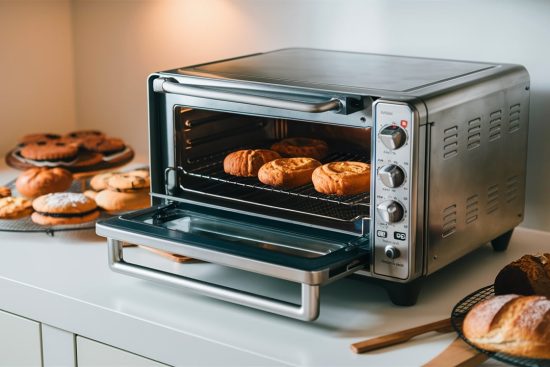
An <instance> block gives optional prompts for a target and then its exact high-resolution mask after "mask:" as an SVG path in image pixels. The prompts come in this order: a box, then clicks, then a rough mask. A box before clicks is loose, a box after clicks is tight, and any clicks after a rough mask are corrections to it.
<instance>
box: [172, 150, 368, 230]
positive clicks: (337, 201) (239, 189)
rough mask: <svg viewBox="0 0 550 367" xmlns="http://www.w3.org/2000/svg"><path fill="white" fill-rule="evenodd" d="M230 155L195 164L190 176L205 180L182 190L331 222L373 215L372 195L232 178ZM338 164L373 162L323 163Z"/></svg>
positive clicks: (344, 157) (351, 156)
mask: <svg viewBox="0 0 550 367" xmlns="http://www.w3.org/2000/svg"><path fill="white" fill-rule="evenodd" d="M227 153H228V152H224V153H219V154H216V155H212V156H209V157H207V158H203V159H201V160H200V161H195V162H193V163H194V164H193V165H192V166H191V167H190V168H188V169H184V171H183V172H184V174H185V175H186V176H190V177H195V178H199V179H201V181H200V182H197V183H195V184H193V183H192V182H187V183H186V185H185V186H183V187H182V188H183V189H184V190H187V191H193V192H198V193H201V194H207V195H213V196H216V197H222V198H229V199H233V200H238V201H245V202H249V203H255V204H261V205H264V206H272V207H278V208H284V209H288V210H291V211H295V212H300V213H305V214H311V215H316V216H321V217H325V218H328V219H336V220H342V221H353V220H356V219H357V218H359V217H368V215H369V210H370V192H366V193H360V194H356V195H348V196H338V195H326V194H322V193H319V192H317V191H316V190H315V188H314V187H313V185H312V184H307V185H304V186H300V187H297V188H293V189H284V188H277V187H273V186H269V185H265V184H263V183H261V182H260V181H258V179H257V178H255V177H237V176H232V175H228V174H226V173H225V172H224V170H223V158H224V157H225V156H226V155H227ZM336 161H359V162H364V163H369V159H368V157H367V156H365V155H364V154H358V153H342V152H335V153H332V154H330V155H329V156H327V157H326V158H325V159H323V163H326V162H336ZM184 182H185V181H184ZM297 198H299V199H297Z"/></svg>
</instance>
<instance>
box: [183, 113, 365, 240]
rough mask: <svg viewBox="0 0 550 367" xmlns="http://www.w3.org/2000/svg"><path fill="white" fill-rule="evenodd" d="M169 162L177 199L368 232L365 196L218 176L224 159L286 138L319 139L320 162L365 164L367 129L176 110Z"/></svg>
mask: <svg viewBox="0 0 550 367" xmlns="http://www.w3.org/2000/svg"><path fill="white" fill-rule="evenodd" d="M174 113H175V119H174V121H175V126H174V128H175V146H176V149H175V152H176V153H175V155H176V157H175V160H176V164H177V166H179V167H181V169H182V173H183V174H182V175H181V176H180V181H179V189H180V190H181V191H182V194H183V195H182V196H185V195H193V196H194V197H197V198H198V199H197V200H199V201H201V202H204V203H216V205H217V206H221V207H224V208H226V209H233V210H241V211H243V212H244V211H245V212H247V213H251V212H252V213H254V212H257V213H260V212H263V213H269V215H270V216H275V217H278V219H280V220H284V221H287V222H291V223H297V224H306V225H313V226H322V227H323V228H327V227H328V228H330V229H332V230H335V231H340V232H347V233H353V234H360V235H365V234H366V232H368V219H369V215H370V214H369V212H370V207H369V203H370V192H365V193H361V194H357V195H350V196H336V195H325V194H321V193H319V192H317V191H315V189H314V188H313V185H312V184H307V185H304V186H301V187H298V188H294V189H281V188H276V187H272V186H268V185H265V184H262V183H261V182H260V181H259V180H258V179H257V178H248V177H236V176H231V175H228V174H226V173H225V172H224V171H223V160H224V158H225V156H226V155H227V154H229V153H231V152H233V151H235V150H239V149H258V148H265V149H269V148H270V146H271V145H272V144H273V143H275V142H277V141H279V140H281V139H284V138H288V137H311V138H316V139H322V140H324V141H326V142H327V144H328V146H329V153H328V155H327V156H326V157H325V158H324V159H323V160H322V161H321V162H322V163H328V162H333V161H350V160H351V161H361V162H365V163H370V154H371V136H370V133H371V130H370V128H355V127H345V126H338V125H331V124H325V123H314V122H307V121H296V120H288V119H275V118H269V117H259V116H249V115H240V114H233V113H225V112H216V111H207V110H198V109H192V108H187V107H183V106H180V107H176V108H175V110H174Z"/></svg>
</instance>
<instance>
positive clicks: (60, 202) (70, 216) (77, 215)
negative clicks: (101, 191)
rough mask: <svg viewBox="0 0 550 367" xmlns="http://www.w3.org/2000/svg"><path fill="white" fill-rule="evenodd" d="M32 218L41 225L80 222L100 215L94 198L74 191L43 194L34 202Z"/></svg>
mask: <svg viewBox="0 0 550 367" xmlns="http://www.w3.org/2000/svg"><path fill="white" fill-rule="evenodd" d="M32 207H33V209H34V210H35V212H34V213H33V214H32V216H31V219H32V221H33V222H35V223H37V224H41V225H60V224H79V223H85V222H89V221H91V220H94V219H96V218H97V217H98V216H99V211H98V210H97V205H96V203H95V201H94V200H93V199H90V198H88V197H86V196H85V195H84V194H80V193H74V192H58V193H53V194H47V195H42V196H40V197H38V198H36V199H35V200H34V201H33V202H32Z"/></svg>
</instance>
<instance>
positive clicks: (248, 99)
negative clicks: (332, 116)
mask: <svg viewBox="0 0 550 367" xmlns="http://www.w3.org/2000/svg"><path fill="white" fill-rule="evenodd" d="M153 90H154V91H155V92H165V93H174V94H182V95H185V96H190V97H201V98H210V99H216V100H220V101H226V102H237V103H246V104H251V105H256V106H263V107H273V108H281V109H285V110H292V111H299V112H308V113H321V112H327V111H335V112H338V111H340V110H341V109H342V106H343V104H342V102H341V101H340V100H339V99H337V98H332V99H330V100H328V101H324V102H319V103H308V102H298V101H289V100H286V99H277V98H271V97H263V96H254V95H250V94H239V93H235V92H230V91H223V90H219V89H208V88H204V87H197V86H189V85H185V84H180V83H177V82H174V81H173V80H172V79H166V78H157V79H155V80H154V81H153Z"/></svg>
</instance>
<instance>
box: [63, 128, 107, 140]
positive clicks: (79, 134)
mask: <svg viewBox="0 0 550 367" xmlns="http://www.w3.org/2000/svg"><path fill="white" fill-rule="evenodd" d="M65 136H66V137H68V138H77V139H81V138H89V137H99V138H104V137H105V134H104V133H103V132H101V131H99V130H77V131H72V132H70V133H68V134H66V135H65Z"/></svg>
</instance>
